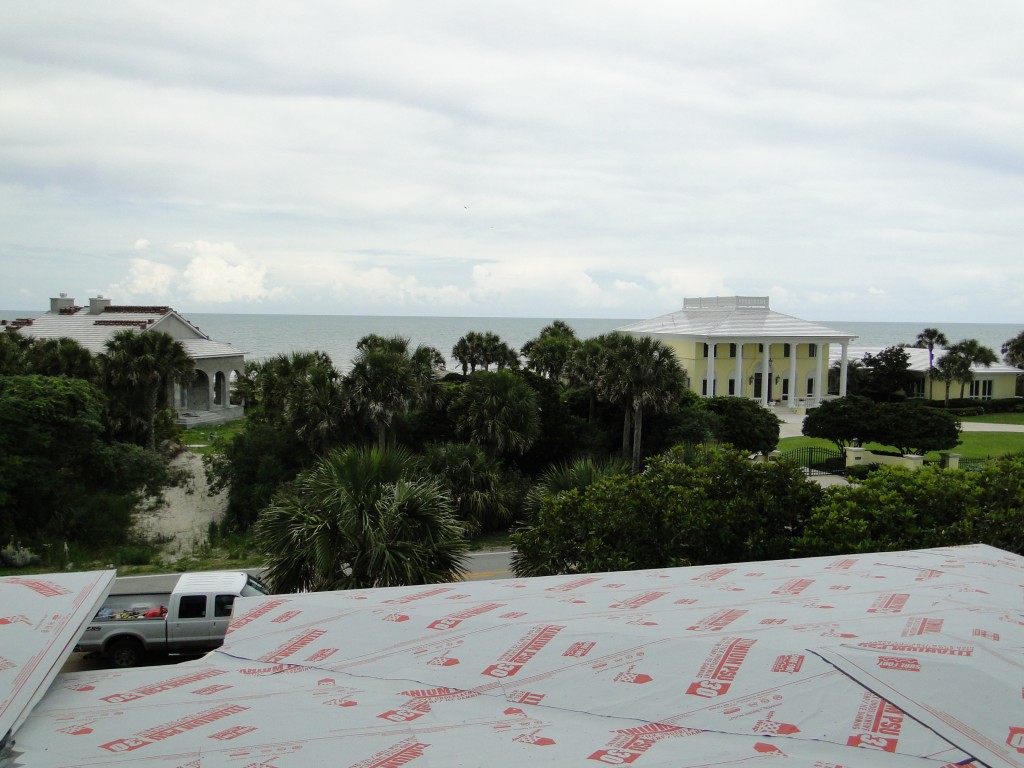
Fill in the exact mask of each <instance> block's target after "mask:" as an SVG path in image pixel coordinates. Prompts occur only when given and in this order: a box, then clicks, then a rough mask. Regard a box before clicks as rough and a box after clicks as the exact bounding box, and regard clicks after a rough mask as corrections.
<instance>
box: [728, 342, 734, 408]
mask: <svg viewBox="0 0 1024 768" xmlns="http://www.w3.org/2000/svg"><path fill="white" fill-rule="evenodd" d="M729 357H736V345H735V344H730V345H729ZM729 394H730V395H731V394H732V392H730V393H729Z"/></svg>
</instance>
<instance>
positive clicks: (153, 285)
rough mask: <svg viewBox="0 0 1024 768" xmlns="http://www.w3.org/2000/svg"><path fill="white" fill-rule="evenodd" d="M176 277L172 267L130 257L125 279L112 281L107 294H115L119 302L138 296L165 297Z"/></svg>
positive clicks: (168, 293) (125, 301)
mask: <svg viewBox="0 0 1024 768" xmlns="http://www.w3.org/2000/svg"><path fill="white" fill-rule="evenodd" d="M176 278H177V271H176V270H175V269H174V267H171V266H168V265H167V264H161V263H160V262H157V261H151V260H150V259H138V258H136V259H132V260H131V268H130V269H129V271H128V277H127V279H125V280H123V281H121V282H118V283H114V284H113V285H111V287H110V290H109V291H107V293H106V295H107V296H116V297H117V298H118V301H119V302H120V303H127V302H128V300H129V299H133V298H140V297H157V298H161V297H166V296H168V295H170V293H171V288H172V286H173V284H174V282H175V280H176Z"/></svg>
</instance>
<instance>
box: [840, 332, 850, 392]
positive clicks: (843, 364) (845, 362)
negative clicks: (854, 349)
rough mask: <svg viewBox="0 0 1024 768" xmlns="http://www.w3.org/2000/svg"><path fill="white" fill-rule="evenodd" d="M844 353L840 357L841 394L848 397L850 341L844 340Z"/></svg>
mask: <svg viewBox="0 0 1024 768" xmlns="http://www.w3.org/2000/svg"><path fill="white" fill-rule="evenodd" d="M842 350H843V355H842V357H841V358H840V359H839V396H840V397H846V374H847V371H846V366H847V365H848V360H847V358H848V357H849V354H850V343H849V342H847V341H844V342H843V344H842Z"/></svg>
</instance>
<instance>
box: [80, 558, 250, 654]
mask: <svg viewBox="0 0 1024 768" xmlns="http://www.w3.org/2000/svg"><path fill="white" fill-rule="evenodd" d="M265 594H267V590H266V587H264V586H263V585H262V584H261V583H260V582H259V581H258V580H257V579H255V578H253V577H252V576H250V575H249V574H247V573H244V572H241V571H239V572H223V571H213V572H208V573H183V574H182V575H181V576H180V577H179V578H178V581H177V583H176V584H175V585H174V589H173V590H172V591H171V592H170V593H169V594H168V593H164V592H158V593H135V594H113V595H110V596H109V597H108V598H107V599H106V600H105V601H104V602H103V606H102V607H101V608H100V610H99V611H98V612H97V614H96V616H95V618H93V620H92V622H90V623H89V626H88V627H86V629H85V632H84V633H83V634H82V637H81V638H80V639H79V641H78V644H77V645H76V646H75V650H76V651H85V652H88V651H100V652H102V653H104V654H106V656H107V657H108V658H109V659H110V661H111V662H112V663H113V664H114V666H117V667H134V666H136V665H137V664H139V663H141V662H142V660H143V658H144V657H145V655H146V653H150V652H154V651H160V652H167V653H204V652H206V651H211V650H213V649H214V648H218V647H220V646H221V645H222V644H223V643H224V634H225V633H226V632H227V628H228V622H229V621H230V620H231V607H232V605H233V604H234V602H235V598H236V597H239V596H242V597H249V596H254V595H265Z"/></svg>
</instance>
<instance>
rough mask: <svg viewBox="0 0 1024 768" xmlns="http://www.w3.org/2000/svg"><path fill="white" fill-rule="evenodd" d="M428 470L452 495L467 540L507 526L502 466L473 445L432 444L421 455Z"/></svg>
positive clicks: (509, 514) (507, 493)
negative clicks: (468, 537) (482, 532)
mask: <svg viewBox="0 0 1024 768" xmlns="http://www.w3.org/2000/svg"><path fill="white" fill-rule="evenodd" d="M424 461H425V462H426V467H427V470H428V471H429V472H430V473H431V474H432V475H433V476H434V477H436V478H437V479H438V480H439V481H440V482H441V483H442V484H443V485H444V487H445V488H446V489H447V490H448V492H449V493H450V494H451V497H452V501H453V503H454V505H455V514H456V515H457V516H458V518H459V519H460V520H461V521H462V525H463V529H464V530H465V532H466V535H467V536H475V535H476V534H478V533H480V532H481V531H484V530H490V529H494V528H496V527H499V526H506V527H507V526H508V524H509V523H510V522H511V520H512V504H511V503H510V501H511V498H510V497H511V493H510V491H509V489H508V487H507V484H506V483H505V480H504V476H503V473H502V470H501V466H500V465H499V464H498V462H497V461H496V460H495V459H494V458H493V457H491V456H488V455H487V454H486V453H485V452H484V451H483V449H482V448H480V446H478V445H473V444H472V443H434V444H433V445H429V446H427V449H426V452H425V454H424Z"/></svg>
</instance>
